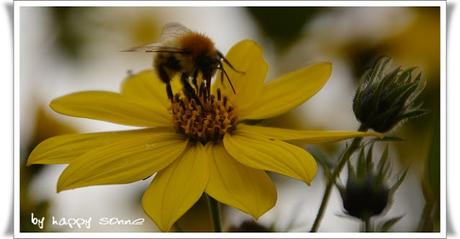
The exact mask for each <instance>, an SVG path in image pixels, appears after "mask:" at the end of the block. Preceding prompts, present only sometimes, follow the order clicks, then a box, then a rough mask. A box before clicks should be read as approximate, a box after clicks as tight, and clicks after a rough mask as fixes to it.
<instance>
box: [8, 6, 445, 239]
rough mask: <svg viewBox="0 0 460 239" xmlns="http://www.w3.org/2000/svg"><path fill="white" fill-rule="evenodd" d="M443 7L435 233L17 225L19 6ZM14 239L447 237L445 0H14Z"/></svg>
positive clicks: (441, 18)
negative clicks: (34, 228) (30, 228)
mask: <svg viewBox="0 0 460 239" xmlns="http://www.w3.org/2000/svg"><path fill="white" fill-rule="evenodd" d="M45 6H46V7H53V6H69V7H70V6H74V7H109V6H115V7H161V6H162V7H164V6H167V7H246V6H273V7H287V6H289V7H316V6H324V7H439V8H440V30H441V31H440V66H441V67H440V82H441V84H440V90H441V99H440V102H441V115H440V122H441V135H440V141H441V142H440V143H441V155H440V159H441V160H440V164H441V165H440V166H441V167H440V168H441V174H440V175H441V178H440V183H441V195H440V198H441V201H440V232H436V233H420V232H415V233H413V232H411V233H392V232H389V233H345V232H344V233H323V232H319V233H308V232H305V233H303V232H295V233H294V232H289V233H286V232H276V233H225V232H224V233H162V232H158V233H156V232H145V233H103V232H101V233H88V232H81V233H80V232H78V233H75V232H55V233H49V232H36V233H35V232H20V230H19V229H20V228H19V206H20V205H19V204H20V203H19V179H20V177H19V162H20V160H19V146H20V144H19V142H20V140H19V137H20V133H19V132H20V124H19V121H20V114H19V106H20V101H19V100H20V97H19V79H20V76H19V72H20V71H19V68H20V65H19V63H20V59H19V56H20V54H19V49H20V46H19V42H20V41H19V39H20V35H19V32H20V31H19V26H20V22H19V20H20V8H21V7H45ZM13 56H14V57H13V58H14V83H13V85H14V86H13V87H14V97H13V101H14V102H13V107H14V112H13V118H14V124H13V125H14V129H13V130H14V138H13V139H14V142H13V143H14V151H13V160H14V173H13V175H14V197H13V200H14V238H446V178H447V177H446V162H447V155H446V145H447V142H446V139H447V137H446V136H447V135H446V120H447V119H446V98H447V97H446V85H447V84H446V83H447V79H446V1H15V2H14V55H13Z"/></svg>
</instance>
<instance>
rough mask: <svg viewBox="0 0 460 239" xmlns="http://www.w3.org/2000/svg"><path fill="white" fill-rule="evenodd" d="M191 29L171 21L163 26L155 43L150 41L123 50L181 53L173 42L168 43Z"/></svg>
mask: <svg viewBox="0 0 460 239" xmlns="http://www.w3.org/2000/svg"><path fill="white" fill-rule="evenodd" d="M190 32H191V30H190V29H188V28H187V27H184V26H183V25H181V24H180V23H177V22H171V23H167V24H166V25H165V26H164V27H163V31H162V32H161V36H160V41H159V42H155V43H150V44H147V45H143V46H138V47H133V48H129V49H127V50H124V52H147V53H152V52H166V53H183V50H182V49H181V48H177V47H174V46H173V45H174V44H170V41H173V40H175V39H176V38H178V37H180V36H182V35H184V34H186V33H190Z"/></svg>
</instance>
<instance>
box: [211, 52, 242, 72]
mask: <svg viewBox="0 0 460 239" xmlns="http://www.w3.org/2000/svg"><path fill="white" fill-rule="evenodd" d="M217 55H218V56H219V59H221V60H223V61H224V63H225V64H227V65H228V66H229V67H230V68H232V70H234V71H235V72H237V73H240V74H246V72H243V71H239V70H237V69H236V68H235V67H234V66H233V65H232V63H230V61H228V60H227V58H225V56H224V55H223V54H222V53H221V52H220V51H217ZM222 69H223V67H222Z"/></svg>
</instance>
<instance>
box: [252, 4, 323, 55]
mask: <svg viewBox="0 0 460 239" xmlns="http://www.w3.org/2000/svg"><path fill="white" fill-rule="evenodd" d="M326 9H327V8H323V7H248V8H247V10H248V12H249V13H250V14H251V16H252V17H253V18H254V20H255V22H256V23H257V24H258V26H259V28H260V29H261V30H262V31H263V33H264V34H265V35H266V37H267V38H269V39H270V40H272V41H273V43H274V44H275V46H276V47H277V48H278V49H280V50H285V49H287V48H289V47H290V46H291V45H292V44H294V43H295V42H296V40H298V39H299V38H300V37H301V36H302V30H303V27H304V26H305V25H306V24H307V23H308V22H309V21H310V20H312V19H314V17H315V16H317V15H318V14H320V13H321V12H323V11H324V10H326Z"/></svg>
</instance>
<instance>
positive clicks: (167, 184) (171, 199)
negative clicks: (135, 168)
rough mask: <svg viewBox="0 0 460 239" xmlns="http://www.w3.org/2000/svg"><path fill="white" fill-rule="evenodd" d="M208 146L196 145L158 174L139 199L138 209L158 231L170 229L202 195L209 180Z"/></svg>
mask: <svg viewBox="0 0 460 239" xmlns="http://www.w3.org/2000/svg"><path fill="white" fill-rule="evenodd" d="M209 154H210V152H209V146H206V147H205V146H203V145H201V144H200V143H197V144H196V145H195V146H192V147H190V148H189V149H188V150H187V151H186V152H185V153H184V155H183V156H182V158H181V159H178V160H176V161H175V162H174V163H173V164H171V165H170V166H168V167H167V168H165V169H164V170H162V171H160V172H159V173H158V174H157V175H156V176H155V178H154V179H153V182H152V184H150V186H149V188H148V189H147V190H146V191H145V193H144V196H143V197H142V207H143V208H144V211H145V212H146V213H147V215H149V217H150V218H151V219H152V220H153V221H154V222H155V224H156V225H157V226H158V227H159V228H160V230H162V231H169V230H170V229H171V226H172V225H173V224H174V223H175V222H176V221H177V220H178V219H179V218H180V217H181V216H182V215H184V213H185V212H186V211H187V210H188V209H190V208H191V207H192V206H193V204H195V203H196V202H197V201H198V199H199V198H200V197H201V194H203V192H204V189H205V188H206V184H207V183H208V178H209V168H208V167H209V166H208V162H209V159H210V155H209Z"/></svg>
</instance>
